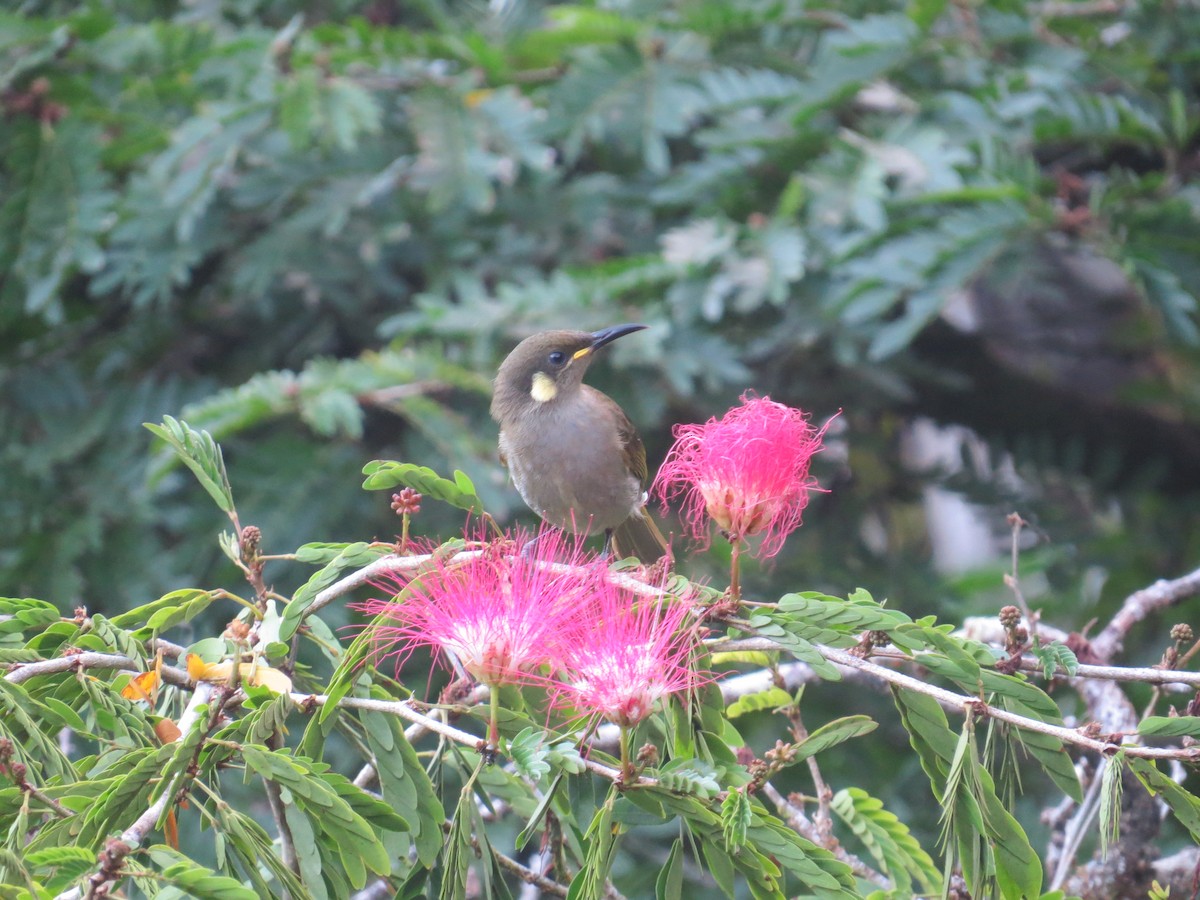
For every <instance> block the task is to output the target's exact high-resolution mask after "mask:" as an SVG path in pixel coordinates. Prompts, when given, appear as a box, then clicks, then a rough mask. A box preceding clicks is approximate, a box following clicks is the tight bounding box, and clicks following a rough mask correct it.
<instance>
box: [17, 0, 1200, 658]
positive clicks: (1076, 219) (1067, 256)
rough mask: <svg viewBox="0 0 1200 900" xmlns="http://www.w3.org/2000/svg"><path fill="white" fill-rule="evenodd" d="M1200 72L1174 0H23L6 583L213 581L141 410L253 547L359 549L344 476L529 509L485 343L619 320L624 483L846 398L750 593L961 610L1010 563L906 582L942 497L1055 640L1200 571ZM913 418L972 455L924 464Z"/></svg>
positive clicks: (26, 586)
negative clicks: (779, 418) (217, 478)
mask: <svg viewBox="0 0 1200 900" xmlns="http://www.w3.org/2000/svg"><path fill="white" fill-rule="evenodd" d="M1197 48H1200V16H1198V15H1197V14H1196V13H1195V11H1194V10H1193V9H1192V8H1191V7H1190V6H1189V5H1187V4H1163V3H1148V4H1138V5H1130V6H1129V7H1127V8H1124V7H1119V6H1113V7H1112V8H1108V7H1106V8H1105V9H1098V10H1090V9H1088V8H1087V5H1086V4H1081V5H1080V6H1075V5H1073V4H1071V3H1055V2H1025V0H996V2H989V3H983V4H976V5H961V4H946V3H944V2H939V0H912V2H909V3H903V4H902V3H894V2H875V0H864V2H855V3H849V4H847V3H801V2H798V0H771V2H760V0H739V2H735V3H730V2H725V0H719V2H718V0H693V2H678V3H667V2H649V0H647V2H640V0H630V2H625V3H612V4H605V3H599V4H579V5H571V4H549V3H545V4H543V3H536V2H520V0H513V2H495V3H491V4H487V5H485V4H482V3H469V4H449V3H441V2H438V0H427V2H422V3H419V4H401V3H399V2H395V0H373V2H369V3H364V2H349V0H332V2H326V3H320V4H317V3H308V4H291V3H279V2H268V0H262V2H259V0H239V2H237V3H216V2H200V3H189V4H172V3H165V2H164V3H159V2H135V3H129V2H116V0H107V2H106V0H92V2H89V3H86V4H75V3H64V2H49V0H47V2H38V0H26V2H23V3H21V4H19V5H18V6H17V7H15V8H13V9H10V10H9V11H7V12H4V13H0V105H2V107H3V116H4V118H3V126H2V127H0V359H2V361H3V369H2V371H0V466H2V471H3V482H2V484H3V487H2V489H0V583H3V585H4V587H5V591H6V592H7V593H10V594H13V595H16V596H20V595H23V594H29V595H34V596H38V597H43V598H46V599H50V600H52V601H53V602H55V603H56V604H57V605H58V606H59V607H60V608H63V609H69V608H71V606H72V605H74V604H83V605H86V606H87V607H88V608H89V609H90V610H92V611H96V612H109V613H116V612H119V611H121V610H122V609H125V608H128V607H130V606H133V605H136V604H137V603H139V602H144V601H145V600H146V599H147V598H152V597H156V596H159V595H160V594H162V593H163V592H165V591H167V590H170V589H174V588H178V587H190V586H195V585H198V584H212V583H216V582H219V581H222V580H225V581H227V582H229V583H231V584H236V576H235V573H234V572H233V571H232V570H231V569H229V568H228V566H227V564H226V563H224V562H223V560H222V557H221V555H220V553H219V551H218V549H217V547H216V543H215V541H213V540H212V537H213V535H214V533H215V532H216V531H217V530H218V529H219V527H220V525H221V519H220V516H219V514H218V513H217V512H216V510H214V509H213V508H212V507H211V505H210V504H208V503H207V502H204V500H203V499H202V497H201V496H200V492H199V490H198V488H197V486H196V484H195V483H194V481H193V480H192V479H191V478H190V476H189V475H188V473H186V472H185V471H183V470H182V469H181V468H180V467H179V466H178V465H177V463H176V461H175V460H174V458H173V457H172V456H171V454H170V453H169V452H168V451H167V450H166V449H165V448H164V447H161V446H158V447H156V446H154V445H153V443H152V442H151V441H150V440H149V439H148V436H147V434H146V432H145V431H144V430H143V429H141V428H140V424H141V423H142V422H145V421H159V420H160V419H161V418H162V416H163V415H178V416H181V417H184V418H186V419H187V420H188V422H190V423H191V424H192V425H194V426H195V427H197V428H203V429H206V430H208V431H209V432H211V433H212V434H213V436H214V437H215V438H217V439H218V440H219V441H220V442H221V444H222V446H223V447H224V448H225V451H226V453H227V455H228V458H229V462H230V472H231V477H232V479H233V481H234V485H233V487H234V490H235V492H236V495H237V496H238V498H239V508H240V510H241V511H242V514H243V515H244V516H245V517H246V518H247V519H248V520H250V521H253V522H254V524H257V525H259V526H261V527H262V529H263V532H264V534H265V541H266V549H267V550H268V551H269V552H271V551H273V552H286V551H288V550H290V549H292V548H294V547H296V546H298V545H299V544H301V543H305V542H308V541H325V540H347V539H349V540H355V539H370V538H372V537H375V536H380V537H384V538H386V537H388V536H389V535H390V534H391V533H393V532H394V531H395V530H396V529H397V528H398V524H397V521H396V519H395V518H394V516H392V515H391V513H390V511H389V510H388V509H387V503H386V496H385V495H381V494H366V493H363V492H362V491H360V490H359V484H360V481H361V475H360V471H361V468H362V466H363V464H364V463H366V462H367V461H368V460H370V459H373V458H378V457H388V458H396V459H401V460H405V461H411V462H414V463H417V464H428V465H431V466H433V467H434V468H436V469H438V470H439V471H444V472H449V471H453V470H454V469H461V470H463V471H464V472H466V473H468V475H469V476H470V477H471V479H472V480H473V481H474V484H475V487H476V489H477V491H478V494H479V496H480V498H481V499H482V501H483V503H484V505H485V506H486V508H487V509H488V510H489V511H491V512H492V513H493V514H494V515H496V516H497V517H499V518H502V519H503V518H507V517H511V516H516V515H526V513H525V511H524V509H523V507H521V505H520V503H519V500H518V499H517V498H516V495H515V494H514V492H513V491H512V490H511V489H510V488H509V487H508V486H507V484H506V482H505V477H504V474H503V471H502V470H501V469H500V468H499V466H498V464H497V462H496V460H495V456H494V435H495V432H494V426H493V425H492V423H491V422H490V421H489V420H488V419H487V400H488V392H489V379H490V377H491V374H492V373H493V372H494V371H495V367H496V365H497V363H498V361H499V360H500V359H501V358H502V357H503V354H504V353H505V352H506V351H507V350H508V349H509V348H510V347H511V346H512V344H513V343H514V342H515V341H516V340H517V339H519V338H520V337H522V336H523V335H525V334H527V333H529V332H530V331H533V330H537V329H540V328H545V327H555V326H576V327H583V328H589V329H590V328H599V327H602V326H604V325H608V324H612V323H615V322H620V321H626V320H629V321H634V320H636V321H640V322H644V323H646V324H648V325H650V326H651V328H650V330H649V331H647V332H645V333H644V334H642V335H640V336H639V337H637V338H634V339H630V340H628V341H625V342H622V344H621V345H620V346H614V347H613V349H612V351H611V353H610V355H609V357H608V359H607V361H606V363H605V364H604V365H601V366H598V367H596V369H595V371H594V374H593V376H592V380H593V382H594V383H596V384H597V385H598V386H600V387H601V388H602V389H604V390H606V391H608V392H610V393H611V394H612V395H613V396H614V397H616V398H617V399H618V400H619V401H620V402H621V403H622V404H623V405H624V406H625V407H626V408H627V409H628V410H629V412H630V414H631V416H632V417H633V418H634V420H635V422H636V424H637V425H638V426H639V428H640V429H641V431H642V433H643V435H644V437H645V439H646V443H647V446H648V448H649V450H650V457H651V462H652V464H654V463H656V462H657V461H658V459H661V456H662V453H663V452H664V451H665V448H666V446H667V444H668V442H669V439H670V425H671V424H672V423H673V422H676V421H685V420H689V419H697V418H704V417H707V416H709V415H712V414H719V413H720V412H722V411H723V410H724V409H725V407H726V405H727V404H729V403H730V402H731V401H732V400H733V399H734V398H736V396H737V395H738V394H740V393H741V392H742V391H744V390H746V389H748V388H750V389H754V390H757V391H758V392H759V393H769V394H771V395H772V396H773V397H775V398H776V399H780V400H783V401H786V402H789V403H792V404H795V405H799V406H802V407H803V408H805V409H806V410H811V411H812V412H813V413H814V414H815V415H816V416H817V417H818V418H819V419H821V420H824V418H825V417H826V416H828V415H830V414H831V413H833V412H834V411H835V410H837V409H839V408H840V409H842V410H843V415H842V419H841V421H842V422H843V427H844V431H843V433H842V436H841V437H836V436H835V438H834V439H833V440H832V441H831V450H830V452H829V453H827V454H826V457H825V459H824V460H823V461H822V463H821V466H820V471H819V474H820V476H821V479H822V482H823V483H824V484H825V485H826V486H828V487H830V488H832V491H831V493H829V494H827V495H822V496H820V497H818V498H816V499H815V500H814V503H813V505H812V506H811V507H810V511H809V515H808V519H809V522H808V524H807V525H806V526H805V528H804V530H803V531H801V532H800V534H799V535H797V536H796V537H794V538H793V539H792V541H791V542H790V544H789V548H788V550H787V553H786V554H785V558H782V559H781V560H780V561H779V562H778V564H777V566H776V568H775V569H773V570H771V571H764V572H759V573H751V575H750V576H749V577H750V582H749V583H750V586H751V588H752V589H757V590H762V591H764V592H770V591H774V592H775V593H776V594H777V593H779V591H781V590H785V589H793V588H827V589H828V590H830V591H831V592H833V593H839V592H841V593H844V592H845V591H846V590H847V589H849V588H852V587H853V586H854V585H858V584H863V585H865V586H867V587H869V588H870V589H871V590H872V591H874V592H875V593H876V595H877V596H881V597H882V596H888V597H890V598H891V599H892V603H893V604H895V605H897V606H899V607H900V608H903V609H906V610H909V611H911V612H912V613H913V614H914V615H918V614H922V613H925V612H933V611H940V612H942V613H943V614H945V613H946V612H952V613H953V614H955V615H962V614H964V613H966V612H990V611H992V610H994V609H995V607H996V606H997V605H999V602H1000V601H1002V600H1004V599H1006V593H1005V591H1004V589H1003V588H1002V585H1001V581H1000V575H1001V573H1002V571H1004V570H1005V568H1006V567H1007V563H1006V557H1005V555H1004V553H1003V550H1002V546H1003V544H1002V542H1001V543H998V545H997V555H996V563H995V565H994V566H989V567H985V568H983V569H975V570H972V571H970V572H967V573H966V574H964V575H962V576H955V577H947V576H943V575H939V574H937V573H936V572H935V571H934V570H933V568H932V567H931V565H930V563H929V544H928V538H927V533H926V521H925V515H924V512H923V508H922V505H921V498H922V491H923V490H924V489H925V488H926V487H928V486H930V485H942V486H944V487H947V488H949V489H951V490H953V491H955V492H958V493H960V494H961V495H962V496H964V497H967V498H968V499H970V500H971V501H973V502H976V503H978V504H980V507H981V508H982V509H983V510H984V511H985V515H986V516H989V517H990V520H991V521H992V522H994V523H995V524H996V525H997V527H998V529H999V531H1000V533H1003V531H1004V526H1003V517H1004V514H1006V513H1007V512H1009V511H1011V510H1012V509H1019V510H1020V511H1021V512H1022V513H1023V514H1024V515H1025V516H1026V517H1027V518H1028V519H1029V520H1030V521H1031V522H1033V523H1034V525H1035V529H1034V531H1033V532H1031V533H1033V534H1035V535H1036V536H1038V538H1039V541H1038V544H1037V546H1036V547H1035V548H1033V549H1032V551H1031V552H1028V553H1027V554H1026V556H1025V558H1024V560H1023V563H1022V565H1023V569H1024V571H1025V572H1026V573H1027V574H1030V575H1031V576H1033V578H1032V579H1031V584H1030V587H1029V590H1030V591H1031V592H1032V593H1033V594H1034V597H1033V599H1034V601H1035V603H1036V604H1038V605H1045V606H1046V608H1047V610H1048V614H1049V615H1050V616H1052V617H1053V618H1054V620H1055V621H1057V622H1059V623H1060V624H1063V625H1066V626H1079V625H1082V624H1083V623H1084V622H1086V621H1087V620H1088V619H1090V618H1092V617H1093V616H1094V615H1101V616H1103V615H1104V613H1105V611H1106V610H1110V609H1111V608H1112V604H1113V603H1114V602H1115V601H1117V600H1119V598H1120V597H1122V596H1123V595H1124V594H1125V593H1126V592H1128V591H1129V590H1132V589H1134V588H1137V587H1139V586H1141V585H1143V584H1145V583H1148V582H1149V581H1152V580H1153V579H1155V578H1157V577H1160V576H1166V575H1173V574H1178V573H1179V572H1181V571H1183V570H1185V569H1186V568H1190V567H1192V566H1194V565H1195V561H1196V558H1197V557H1198V556H1200V526H1198V525H1197V520H1196V518H1195V516H1194V513H1191V514H1189V509H1190V508H1191V507H1190V503H1191V501H1190V500H1189V499H1188V498H1189V496H1194V494H1195V491H1196V489H1197V488H1198V487H1200V451H1198V450H1197V448H1200V379H1198V378H1197V372H1198V362H1200V354H1198V352H1197V343H1198V329H1197V325H1198V317H1197V314H1196V295H1195V286H1196V285H1197V284H1200V251H1198V250H1197V248H1200V187H1198V185H1197V181H1196V173H1197V171H1200V151H1198V146H1200V136H1198V133H1200V127H1198V126H1200V83H1198V81H1197V78H1196V72H1197V71H1200V65H1198V63H1200V59H1198V57H1200V50H1198V49H1197ZM1097 260H1098V261H1100V262H1102V263H1104V262H1107V263H1108V264H1109V268H1101V269H1099V270H1097V268H1096V265H1095V263H1096V261H1097ZM1105 279H1107V282H1106V285H1105V290H1107V293H1106V292H1105V291H1104V290H1101V287H1099V286H1098V282H1100V281H1105ZM1114 281H1115V282H1116V283H1115V286H1114V284H1113V283H1112V282H1114ZM964 304H965V305H966V307H967V309H968V315H967V317H966V321H967V324H964V319H963V318H962V315H961V311H962V310H961V308H962V307H963V306H964ZM922 416H928V417H932V418H933V419H936V420H938V421H941V422H947V423H964V424H967V425H969V426H971V427H972V428H974V429H975V430H976V431H977V432H979V433H981V434H982V435H983V436H984V437H985V438H986V439H987V440H988V441H989V442H991V444H992V449H993V450H994V451H996V452H995V453H994V454H993V457H992V464H991V465H988V466H978V465H971V464H968V465H967V466H966V467H965V468H963V469H961V470H960V471H958V472H957V473H948V472H946V471H945V470H943V469H942V468H940V467H934V468H932V469H929V470H927V471H919V470H916V469H914V467H913V466H912V465H911V464H909V463H906V462H905V461H904V460H903V459H902V457H901V454H900V453H899V447H900V445H901V443H902V440H901V439H902V435H903V434H904V432H905V429H906V427H907V425H908V423H909V422H911V421H912V420H913V419H914V418H917V417H922ZM1001 449H1003V450H1007V451H1010V452H1011V453H1012V454H1013V456H1012V462H1013V467H1012V469H1011V475H1012V477H999V476H998V474H997V473H999V472H1000V471H1001V470H1002V469H1005V468H1006V466H1007V463H1004V462H1002V456H1001V454H1000V452H999V451H1000V450H1001ZM964 455H969V454H968V451H966V450H964ZM431 506H432V505H431ZM422 515H423V516H424V518H419V519H418V520H417V523H416V526H415V527H416V528H417V529H418V530H424V531H425V532H426V533H428V534H436V533H439V532H440V533H446V531H447V530H448V529H453V528H454V527H455V526H456V525H457V524H458V522H459V520H457V519H455V518H454V516H453V514H451V513H448V512H445V511H439V510H436V509H431V510H429V511H428V512H426V513H423V514H422ZM439 516H440V518H439ZM721 552H722V550H721V548H720V547H716V548H714V550H713V551H712V558H711V560H710V562H709V563H705V562H704V561H702V560H700V561H695V562H693V563H691V566H692V570H693V572H694V573H697V574H703V572H704V571H706V568H705V567H706V565H707V566H709V567H710V570H711V571H712V572H718V571H720V569H721V567H722V562H721V561H720V560H719V559H716V558H715V557H717V556H719V555H720V553H721ZM223 567H224V568H223ZM1038 585H1040V588H1039V587H1038ZM289 587H292V588H294V587H295V586H294V585H292V586H289ZM1039 591H1040V592H1039ZM1160 643H1161V642H1158V643H1156V644H1155V647H1158V646H1159V644H1160ZM1153 652H1154V653H1157V649H1155V650H1154V651H1153Z"/></svg>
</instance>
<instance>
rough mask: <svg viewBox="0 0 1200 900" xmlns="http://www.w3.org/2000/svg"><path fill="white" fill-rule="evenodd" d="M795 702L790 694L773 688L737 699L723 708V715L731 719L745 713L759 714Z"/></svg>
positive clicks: (781, 689)
mask: <svg viewBox="0 0 1200 900" xmlns="http://www.w3.org/2000/svg"><path fill="white" fill-rule="evenodd" d="M794 702H795V700H794V698H793V697H792V695H791V694H790V693H788V692H787V691H785V690H784V689H783V688H778V687H773V688H768V689H767V690H765V691H757V692H756V693H753V694H746V695H744V696H742V697H738V698H737V699H736V700H734V701H733V702H732V703H730V704H729V706H727V707H726V708H725V714H726V715H727V716H729V718H731V719H736V718H737V717H738V716H743V715H745V714H746V713H752V712H759V711H761V710H764V709H770V710H776V709H782V708H785V707H789V706H791V705H792V704H793V703H794Z"/></svg>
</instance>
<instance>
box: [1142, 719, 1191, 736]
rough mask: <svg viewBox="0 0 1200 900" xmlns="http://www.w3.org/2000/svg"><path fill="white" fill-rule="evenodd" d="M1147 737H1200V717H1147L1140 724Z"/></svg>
mask: <svg viewBox="0 0 1200 900" xmlns="http://www.w3.org/2000/svg"><path fill="white" fill-rule="evenodd" d="M1138 734H1140V735H1144V736H1146V737H1151V736H1153V737H1173V738H1174V737H1200V716H1146V718H1144V719H1142V721H1140V722H1139V723H1138Z"/></svg>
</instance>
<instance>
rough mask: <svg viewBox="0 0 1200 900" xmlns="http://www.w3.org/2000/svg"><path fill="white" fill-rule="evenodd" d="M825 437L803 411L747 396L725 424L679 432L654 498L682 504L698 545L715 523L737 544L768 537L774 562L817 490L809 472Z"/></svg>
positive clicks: (767, 552)
mask: <svg viewBox="0 0 1200 900" xmlns="http://www.w3.org/2000/svg"><path fill="white" fill-rule="evenodd" d="M826 427H827V426H826ZM824 434H825V428H824V427H823V428H821V429H820V430H819V431H818V430H817V429H815V428H814V427H813V426H812V425H810V424H809V422H808V420H807V418H806V416H805V414H804V413H803V412H801V411H800V410H798V409H792V408H791V407H788V406H785V405H783V404H782V403H776V402H774V401H772V400H770V399H769V398H766V397H763V398H758V397H752V396H749V395H743V397H742V405H741V406H739V407H735V408H734V409H731V410H730V411H729V412H728V413H726V414H725V416H724V417H723V418H722V419H720V420H717V419H716V418H713V419H709V421H708V422H705V423H704V424H703V425H679V426H676V428H675V444H674V446H673V447H672V448H671V451H670V452H669V453H668V454H667V459H666V461H665V462H664V463H663V465H662V467H661V468H660V469H659V472H658V477H657V478H656V479H655V484H654V492H655V493H656V494H657V495H658V496H660V497H661V498H662V500H663V502H664V504H665V503H666V501H667V500H668V499H670V498H672V497H677V496H682V499H683V505H684V510H683V515H684V519H685V521H686V523H687V525H688V528H689V530H690V531H691V533H692V535H693V537H695V538H696V539H697V540H699V541H702V542H703V541H707V540H708V520H709V519H711V520H712V521H713V522H715V523H716V524H717V527H719V528H720V529H721V530H722V531H724V532H725V533H726V534H727V535H728V536H729V538H730V540H732V541H735V542H736V541H741V540H743V539H745V538H747V537H751V536H754V535H758V534H764V533H765V534H766V537H765V538H764V540H763V543H762V546H761V548H760V551H759V552H760V554H761V555H762V556H767V557H769V556H773V555H774V554H775V553H777V552H779V549H780V548H781V547H782V546H783V541H784V538H786V537H787V535H788V534H790V533H791V532H792V531H793V530H795V529H796V527H797V526H799V525H800V522H801V518H802V515H803V512H804V508H805V506H807V505H808V495H809V492H810V491H812V490H815V489H817V483H816V481H815V480H814V479H813V478H812V477H811V476H810V475H809V471H808V469H809V464H810V462H811V461H812V457H813V455H814V454H815V453H817V451H819V450H820V449H821V440H822V438H823V437H824Z"/></svg>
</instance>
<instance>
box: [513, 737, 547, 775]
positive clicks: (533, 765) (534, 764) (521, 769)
mask: <svg viewBox="0 0 1200 900" xmlns="http://www.w3.org/2000/svg"><path fill="white" fill-rule="evenodd" d="M507 753H508V756H509V758H510V759H511V760H512V763H513V765H514V766H515V767H516V770H517V772H518V774H520V775H523V776H525V777H526V778H528V779H530V780H531V781H540V780H541V778H542V776H543V775H545V774H547V773H548V772H549V771H550V763H549V762H547V761H546V759H547V757H548V756H549V750H548V748H547V747H546V734H545V732H542V731H539V730H538V729H536V728H524V729H522V730H521V731H520V733H518V734H517V735H516V736H515V737H513V739H512V740H510V741H509V742H508V746H507Z"/></svg>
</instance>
